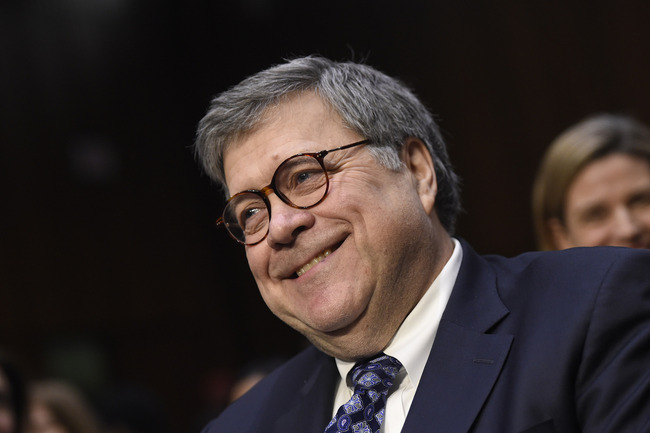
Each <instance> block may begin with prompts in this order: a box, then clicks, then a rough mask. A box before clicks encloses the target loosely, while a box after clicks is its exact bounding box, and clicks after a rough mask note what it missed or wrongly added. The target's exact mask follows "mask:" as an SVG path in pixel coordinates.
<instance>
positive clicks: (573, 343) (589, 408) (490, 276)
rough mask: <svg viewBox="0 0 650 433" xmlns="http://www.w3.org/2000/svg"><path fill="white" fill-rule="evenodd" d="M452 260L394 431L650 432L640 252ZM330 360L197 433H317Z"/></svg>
mask: <svg viewBox="0 0 650 433" xmlns="http://www.w3.org/2000/svg"><path fill="white" fill-rule="evenodd" d="M462 246H463V262H462V265H461V269H460V272H459V275H458V279H457V281H456V284H455V286H454V290H453V292H452V295H451V298H450V300H449V303H448V305H447V308H446V310H445V312H444V314H443V317H442V320H441V322H440V327H439V329H438V332H437V335H436V338H435V341H434V344H433V347H432V349H431V353H430V354H429V359H428V362H427V364H426V367H425V371H424V374H423V375H422V379H421V381H420V384H419V386H418V388H417V392H416V395H415V398H414V400H413V404H412V405H411V408H410V411H409V413H408V416H407V419H406V422H405V424H404V427H403V430H402V432H405V433H421V432H429V431H431V432H437V433H466V432H485V433H510V432H512V433H519V432H522V433H523V432H526V433H543V432H581V431H582V432H617V433H633V432H650V252H649V251H640V250H631V249H625V248H578V249H573V250H566V251H561V252H553V253H528V254H524V255H521V256H518V257H515V258H511V259H507V258H504V257H499V256H479V255H477V254H476V253H475V252H474V251H473V250H472V249H471V248H470V247H469V246H468V245H467V244H466V243H465V242H462ZM337 374H338V372H337V369H336V366H335V362H334V360H333V359H332V358H331V357H329V356H327V355H325V354H323V353H321V352H319V351H318V350H316V349H315V348H313V347H312V348H309V349H307V350H305V351H304V352H302V353H301V354H299V355H298V356H296V357H295V358H293V359H292V360H290V361H289V362H288V363H287V364H285V365H284V366H282V367H281V368H280V369H279V370H277V371H275V372H274V373H272V374H271V375H269V376H268V377H267V378H266V379H265V380H264V381H262V382H261V383H260V384H258V385H257V386H256V387H255V388H254V389H253V390H251V391H250V392H249V393H247V394H246V395H244V396H243V397H242V398H241V399H239V400H238V401H237V402H235V403H234V404H233V405H231V406H230V407H229V408H227V409H226V410H225V411H224V412H223V413H222V415H221V416H220V417H219V418H217V419H216V420H214V421H213V422H211V423H210V424H209V425H208V426H207V427H206V428H205V430H204V433H217V432H228V433H247V432H265V433H271V432H278V433H280V432H282V433H288V432H291V433H293V432H299V433H310V432H314V433H322V431H323V430H324V428H325V426H326V425H327V423H328V422H329V421H330V418H331V414H332V404H333V402H332V400H333V395H334V386H335V383H336V378H337Z"/></svg>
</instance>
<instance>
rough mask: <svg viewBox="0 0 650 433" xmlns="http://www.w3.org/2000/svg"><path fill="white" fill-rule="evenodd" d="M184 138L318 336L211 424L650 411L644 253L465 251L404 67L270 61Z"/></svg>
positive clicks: (232, 427)
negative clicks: (389, 71) (508, 255)
mask: <svg viewBox="0 0 650 433" xmlns="http://www.w3.org/2000/svg"><path fill="white" fill-rule="evenodd" d="M196 151H197V154H198V156H199V158H200V159H201V161H202V164H203V167H204V168H205V170H206V171H207V173H208V174H209V175H210V176H211V177H212V178H213V179H215V180H216V181H218V182H219V183H220V184H221V185H222V186H223V187H224V189H225V193H226V196H228V197H230V198H229V200H228V203H227V205H226V207H225V209H224V212H223V215H222V217H221V218H220V220H219V224H220V225H223V226H225V228H226V229H227V230H228V232H229V233H230V234H231V236H232V237H233V238H234V239H235V240H236V241H238V242H240V243H241V244H243V245H244V248H245V249H246V256H247V259H248V263H249V266H250V269H251V271H252V273H253V275H254V277H255V280H256V282H257V284H258V286H259V290H260V293H261V294H262V297H263V298H264V300H265V302H266V303H267V305H268V306H269V308H270V309H271V311H273V313H274V314H275V315H277V316H278V317H279V318H280V319H282V320H283V321H285V322H286V323H287V324H289V325H290V326H292V327H293V328H294V329H296V330H298V331H299V332H301V333H302V334H304V335H305V336H306V337H307V338H308V339H309V340H310V341H311V342H312V343H313V345H314V347H312V348H309V349H307V350H305V351H304V352H302V353H301V354H299V355H298V356H296V357H295V358H294V359H292V360H290V361H289V362H288V363H286V364H285V365H284V366H282V367H280V368H279V369H278V370H276V371H275V372H274V373H272V374H270V375H269V376H268V377H267V378H266V379H265V380H263V381H262V382H260V384H258V385H257V386H256V387H255V388H253V389H252V390H251V391H249V392H248V393H247V394H246V395H244V396H243V397H242V398H240V399H239V400H238V401H237V402H235V403H234V404H233V405H232V406H230V407H229V408H228V409H227V410H226V411H225V412H224V413H223V414H222V415H221V416H220V417H219V418H218V419H216V420H215V421H213V422H212V423H210V424H209V425H208V426H207V427H206V429H205V433H216V432H301V433H307V432H327V433H329V432H339V431H340V432H348V431H349V432H376V431H381V432H383V433H396V432H399V431H402V432H426V431H435V432H445V433H454V432H500V433H508V432H529V433H530V432H579V431H584V432H595V431H598V432H623V431H625V432H641V431H648V430H649V429H650V373H649V368H648V366H649V365H650V253H648V252H645V251H634V250H627V249H622V248H618V249H615V248H610V249H607V248H602V249H592V250H586V249H581V250H567V251H563V252H557V253H532V254H527V255H523V256H520V257H517V258H514V259H505V258H502V257H497V256H487V257H481V256H478V255H477V254H476V253H475V252H474V251H473V250H472V249H471V247H470V246H469V245H468V244H467V243H465V242H464V241H460V240H458V239H456V238H453V237H452V234H453V230H454V221H455V218H456V215H457V213H458V210H459V206H460V205H459V198H458V197H459V194H458V181H457V178H456V175H455V174H454V173H453V170H452V169H451V165H450V163H449V160H448V157H447V153H446V149H445V144H444V142H443V140H442V138H441V136H440V133H439V131H438V128H437V126H436V124H435V122H434V121H433V119H432V117H431V115H430V114H429V112H428V111H427V110H426V109H425V108H424V107H423V105H422V104H421V103H420V101H419V100H418V99H417V98H416V97H415V96H414V95H413V94H412V93H411V92H410V91H409V90H408V89H407V88H406V87H405V86H403V85H402V84H401V83H399V82H398V81H397V80H394V79H392V78H390V77H387V76H386V75H384V74H382V73H380V72H378V71H376V70H374V69H372V68H370V67H368V66H365V65H360V64H355V63H335V62H331V61H329V60H327V59H323V58H319V57H307V58H301V59H296V60H293V61H291V62H288V63H285V64H282V65H279V66H276V67H273V68H270V69H268V70H266V71H262V72H260V73H258V74H256V75H254V76H252V77H250V78H248V79H246V80H244V81H243V82H242V83H240V84H239V85H237V86H235V87H233V88H232V89H230V90H228V91H226V92H224V93H222V94H221V95H219V96H217V97H216V98H215V99H214V100H213V102H212V105H211V107H210V110H209V112H208V113H207V115H206V116H205V117H204V118H203V120H202V121H201V123H200V125H199V130H198V137H197V141H196Z"/></svg>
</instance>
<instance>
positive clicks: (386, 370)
mask: <svg viewBox="0 0 650 433" xmlns="http://www.w3.org/2000/svg"><path fill="white" fill-rule="evenodd" d="M401 368H402V363H401V362H399V361H398V360H397V359H395V358H393V357H392V356H388V355H384V354H383V353H380V354H379V355H375V356H373V357H372V358H371V359H370V360H368V361H363V362H362V363H360V364H357V366H356V367H354V369H353V370H352V382H353V383H354V388H355V390H357V389H372V390H373V391H375V392H377V393H385V392H387V391H388V389H389V388H390V387H391V386H392V385H393V380H395V376H397V373H399V371H400V369H401Z"/></svg>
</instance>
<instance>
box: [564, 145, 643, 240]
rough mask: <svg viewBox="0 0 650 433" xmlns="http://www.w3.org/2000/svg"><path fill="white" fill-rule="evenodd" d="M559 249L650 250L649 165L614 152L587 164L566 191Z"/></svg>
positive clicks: (638, 159) (641, 160)
mask: <svg viewBox="0 0 650 433" xmlns="http://www.w3.org/2000/svg"><path fill="white" fill-rule="evenodd" d="M556 241H557V243H558V247H559V248H569V247H576V246H598V245H613V246H625V247H634V248H650V164H648V162H647V161H646V160H645V159H642V158H639V157H634V156H630V155H625V154H619V153H616V154H612V155H608V156H605V157H603V158H600V159H597V160H595V161H593V162H591V163H590V164H588V165H587V166H586V167H585V168H584V169H582V171H581V172H580V173H578V175H577V176H576V178H575V180H574V181H573V183H572V184H571V186H570V187H569V190H568V191H567V196H566V201H565V224H564V226H563V227H562V228H561V229H560V230H556Z"/></svg>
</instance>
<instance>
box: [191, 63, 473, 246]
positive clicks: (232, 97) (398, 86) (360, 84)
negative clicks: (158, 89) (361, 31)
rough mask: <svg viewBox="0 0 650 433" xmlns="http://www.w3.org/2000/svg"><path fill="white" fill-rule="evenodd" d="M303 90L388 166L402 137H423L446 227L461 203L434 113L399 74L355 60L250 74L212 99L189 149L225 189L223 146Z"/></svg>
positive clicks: (394, 162) (395, 160)
mask: <svg viewBox="0 0 650 433" xmlns="http://www.w3.org/2000/svg"><path fill="white" fill-rule="evenodd" d="M308 91H311V92H315V93H316V94H318V95H319V97H320V98H321V99H322V100H323V102H324V103H326V104H328V105H329V106H331V107H332V108H333V109H334V110H335V111H336V112H337V113H338V114H339V115H340V116H341V118H342V119H343V122H344V124H345V126H346V127H349V128H350V129H352V130H354V131H355V132H357V133H358V134H359V135H361V136H362V137H365V138H367V139H369V140H370V141H371V143H372V145H371V146H369V149H370V151H371V152H372V154H373V156H374V157H375V158H377V160H378V161H379V162H380V163H381V164H382V165H384V166H385V167H387V168H389V169H391V170H400V169H401V168H402V161H401V158H400V155H399V150H400V148H401V146H402V145H403V143H404V142H405V140H406V139H407V138H409V137H416V138H419V139H420V140H422V141H423V142H424V143H425V144H426V146H427V148H428V150H429V152H430V153H431V155H432V157H433V161H434V166H435V171H436V178H437V182H438V194H437V196H436V204H435V207H436V212H437V215H438V218H439V219H440V222H441V223H442V225H443V227H445V229H446V230H447V231H448V232H449V233H450V234H452V233H453V231H454V228H455V222H456V217H457V215H458V213H459V212H460V209H461V205H460V193H459V189H460V187H459V179H458V176H457V175H456V174H455V173H454V171H453V168H452V166H451V163H450V161H449V156H448V154H447V148H446V145H445V142H444V140H443V138H442V135H441V133H440V130H439V128H438V125H437V124H436V122H435V121H434V119H433V116H432V115H431V113H430V112H429V111H428V110H427V108H426V107H425V106H424V105H423V104H422V102H420V100H419V99H418V98H417V97H416V96H415V95H414V94H413V92H412V91H411V90H409V89H408V88H407V87H406V86H405V85H404V84H403V83H402V82H400V81H399V80H397V79H394V78H392V77H389V76H387V75H385V74H383V73H381V72H379V71H377V70H376V69H374V68H372V67H370V66H367V65H364V64H359V63H354V62H334V61H331V60H328V59H326V58H323V57H318V56H308V57H302V58H298V59H295V60H291V61H288V62H286V63H283V64H280V65H276V66H273V67H271V68H269V69H266V70H264V71H261V72H259V73H257V74H255V75H252V76H250V77H248V78H246V79H245V80H244V81H242V82H241V83H239V84H238V85H236V86H234V87H232V88H230V89H228V90H226V91H225V92H223V93H221V94H219V95H217V96H216V97H215V98H214V99H213V100H212V103H211V105H210V108H209V110H208V112H207V114H206V115H205V116H204V117H203V119H201V121H200V123H199V126H198V130H197V137H196V142H195V153H196V155H197V157H198V159H199V160H200V162H201V164H202V166H203V169H204V170H205V172H206V173H207V174H208V176H209V177H210V178H211V179H213V180H214V181H216V182H217V183H219V184H220V186H221V187H222V188H223V189H224V191H225V192H226V195H228V189H227V186H226V181H225V175H224V167H223V157H224V152H225V150H226V149H227V147H228V146H229V145H230V144H231V143H232V142H233V141H235V140H236V139H237V138H239V137H241V136H242V135H244V134H246V133H247V132H250V131H251V130H252V129H253V128H255V126H256V125H257V124H258V122H259V121H260V119H261V118H262V116H263V114H264V113H265V111H266V110H267V109H268V108H270V107H272V106H274V105H277V104H279V103H281V102H282V101H283V100H284V99H285V98H287V97H288V96H290V95H292V94H295V93H299V92H308Z"/></svg>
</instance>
